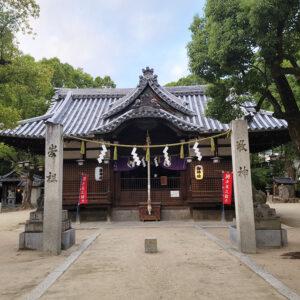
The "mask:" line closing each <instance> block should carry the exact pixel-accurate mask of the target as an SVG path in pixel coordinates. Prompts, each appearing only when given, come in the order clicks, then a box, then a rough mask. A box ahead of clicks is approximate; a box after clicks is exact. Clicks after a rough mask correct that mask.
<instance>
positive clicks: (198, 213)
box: [192, 208, 235, 221]
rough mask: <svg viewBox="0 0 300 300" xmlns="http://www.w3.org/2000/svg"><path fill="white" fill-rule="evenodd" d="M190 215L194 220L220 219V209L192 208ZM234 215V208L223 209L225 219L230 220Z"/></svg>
mask: <svg viewBox="0 0 300 300" xmlns="http://www.w3.org/2000/svg"><path fill="white" fill-rule="evenodd" d="M192 217H193V219H194V220H195V221H199V220H204V221H205V220H207V221H221V220H222V210H221V208H220V209H218V210H217V209H197V208H193V211H192ZM234 217H235V212H234V210H225V220H226V221H232V220H233V218H234Z"/></svg>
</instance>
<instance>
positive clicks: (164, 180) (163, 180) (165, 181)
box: [160, 176, 168, 185]
mask: <svg viewBox="0 0 300 300" xmlns="http://www.w3.org/2000/svg"><path fill="white" fill-rule="evenodd" d="M160 185H168V177H167V176H161V177H160Z"/></svg>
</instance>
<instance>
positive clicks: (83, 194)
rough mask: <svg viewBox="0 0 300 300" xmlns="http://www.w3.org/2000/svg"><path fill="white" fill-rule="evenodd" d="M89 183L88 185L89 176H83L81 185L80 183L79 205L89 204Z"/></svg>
mask: <svg viewBox="0 0 300 300" xmlns="http://www.w3.org/2000/svg"><path fill="white" fill-rule="evenodd" d="M87 183H88V175H87V174H82V175H81V183H80V190H79V203H78V204H79V205H80V204H86V203H88V199H87Z"/></svg>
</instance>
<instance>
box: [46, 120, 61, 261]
mask: <svg viewBox="0 0 300 300" xmlns="http://www.w3.org/2000/svg"><path fill="white" fill-rule="evenodd" d="M62 129H63V127H62V125H60V124H54V123H50V122H47V123H46V142H45V144H46V145H45V147H46V148H45V201H44V225H43V229H44V234H43V250H44V251H45V252H49V253H51V254H54V255H59V254H60V253H61V232H62V230H61V229H62V177H63V137H62V133H63V131H62Z"/></svg>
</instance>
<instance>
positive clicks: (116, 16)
mask: <svg viewBox="0 0 300 300" xmlns="http://www.w3.org/2000/svg"><path fill="white" fill-rule="evenodd" d="M36 2H37V3H38V4H39V5H40V9H41V12H40V17H39V18H38V19H37V20H32V21H31V25H32V26H33V28H34V31H35V32H36V33H37V36H36V38H35V39H34V40H33V39H32V37H31V36H24V35H22V34H19V35H18V41H19V42H20V49H21V50H22V51H23V52H24V53H26V54H30V55H32V56H33V57H35V58H36V59H37V60H40V59H42V58H43V57H46V58H51V57H54V56H56V57H58V58H59V59H60V61H61V62H67V63H69V64H71V65H72V66H73V67H75V68H78V67H80V68H83V70H84V71H85V72H87V73H89V74H91V75H92V76H93V77H96V76H101V77H103V76H105V75H109V76H111V78H112V80H113V81H114V82H115V83H116V85H117V87H120V88H126V87H128V88H131V87H135V86H136V85H137V84H138V78H139V75H141V72H142V68H145V67H146V66H149V67H151V68H154V72H155V74H157V75H158V81H159V83H160V84H161V85H164V84H166V83H168V82H170V81H176V80H178V79H179V78H181V77H183V76H186V75H188V74H189V71H188V57H187V51H186V45H187V43H188V42H189V41H190V40H191V33H190V31H189V29H188V28H189V26H190V25H191V23H192V21H193V17H194V16H195V15H196V14H199V15H200V16H201V15H203V8H204V4H205V1H204V0H37V1H36Z"/></svg>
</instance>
